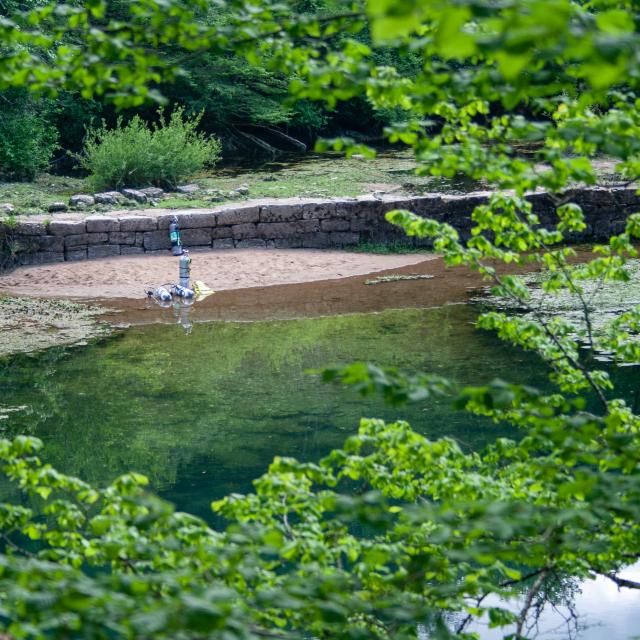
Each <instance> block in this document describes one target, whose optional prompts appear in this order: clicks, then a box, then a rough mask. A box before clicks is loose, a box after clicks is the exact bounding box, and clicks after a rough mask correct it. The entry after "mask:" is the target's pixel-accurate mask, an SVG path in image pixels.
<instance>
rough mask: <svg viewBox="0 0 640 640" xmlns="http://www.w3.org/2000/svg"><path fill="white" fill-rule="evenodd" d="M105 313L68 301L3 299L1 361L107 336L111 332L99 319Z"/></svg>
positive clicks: (0, 299)
mask: <svg viewBox="0 0 640 640" xmlns="http://www.w3.org/2000/svg"><path fill="white" fill-rule="evenodd" d="M105 311H106V309H104V308H100V307H96V306H88V305H85V304H79V303H75V302H69V301H67V300H45V299H41V298H20V297H13V296H0V335H2V340H0V358H6V357H7V356H10V355H12V354H14V353H31V352H35V351H39V350H41V349H47V348H49V347H53V346H58V345H83V344H85V341H86V340H89V339H92V338H96V337H100V336H104V335H106V334H108V333H109V332H110V331H111V329H110V327H109V325H107V324H106V323H100V322H97V321H96V316H99V315H101V314H103V313H104V312H105Z"/></svg>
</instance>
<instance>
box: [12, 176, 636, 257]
mask: <svg viewBox="0 0 640 640" xmlns="http://www.w3.org/2000/svg"><path fill="white" fill-rule="evenodd" d="M489 197H490V193H488V192H478V193H470V194H465V195H444V194H429V195H425V196H416V197H406V198H403V197H390V196H385V197H382V198H375V197H373V196H363V197H359V198H345V199H327V200H303V199H291V200H280V201H274V202H272V203H266V204H245V205H224V206H219V207H216V208H215V209H206V210H198V209H190V210H183V211H176V212H167V211H164V212H158V213H153V212H151V211H149V212H147V211H144V212H140V213H135V214H126V213H123V214H121V215H116V214H115V213H112V214H111V215H108V216H107V215H105V216H101V215H94V216H90V217H87V218H85V219H74V220H71V219H68V220H65V219H63V218H56V219H54V220H51V221H48V222H42V221H33V222H32V221H30V220H29V219H24V220H20V221H19V222H17V223H16V224H13V225H7V224H6V223H5V225H4V226H3V225H2V223H0V244H2V245H3V246H4V253H5V255H6V254H7V253H9V254H12V255H14V256H16V258H17V260H15V261H14V262H17V263H18V264H43V263H49V262H63V261H71V260H85V259H92V258H103V257H107V256H116V255H131V254H145V253H151V254H153V253H166V252H167V251H168V250H169V249H170V246H171V245H170V241H169V233H168V229H169V224H170V222H171V219H172V218H173V216H174V215H176V216H177V218H178V221H179V224H180V229H181V235H182V241H183V244H184V245H185V246H186V247H189V248H194V249H197V248H207V247H208V248H212V249H231V248H253V247H264V248H270V247H274V248H299V247H300V248H306V247H308V248H329V247H344V246H349V245H355V244H357V243H359V242H361V241H365V240H366V241H373V242H382V243H384V242H392V241H396V240H403V241H407V238H406V236H405V235H404V234H403V232H402V231H401V230H400V229H398V228H396V227H395V226H393V225H391V224H389V223H388V222H387V221H386V220H385V214H386V213H387V212H388V211H391V210H393V209H408V210H410V211H413V212H415V213H417V214H418V215H421V216H423V217H430V218H435V219H436V220H439V221H442V222H447V223H448V224H450V225H452V226H453V227H454V228H456V229H457V230H458V232H459V233H460V234H461V236H462V237H463V238H465V237H468V236H469V234H470V230H471V226H472V225H471V218H470V216H471V212H472V211H473V209H474V208H475V207H476V206H478V205H480V204H484V203H486V202H487V201H488V199H489ZM563 199H564V200H566V201H571V202H576V203H577V204H579V205H580V206H581V207H582V209H583V211H584V213H585V218H586V223H587V228H586V229H585V231H584V232H582V233H580V234H576V235H575V236H574V237H572V238H571V239H572V240H575V241H586V240H596V241H601V240H606V239H607V238H608V237H609V236H610V235H611V234H614V233H619V232H620V231H622V229H623V228H624V225H625V221H626V218H627V217H628V216H629V215H630V214H631V213H635V212H636V211H640V197H639V196H638V195H636V190H635V189H634V188H632V187H629V188H610V189H607V188H590V189H581V190H576V191H574V192H569V193H565V194H564V196H563ZM529 200H530V202H531V203H532V205H533V211H534V212H535V213H536V214H537V215H538V216H539V218H540V221H541V224H543V225H545V226H551V225H553V224H554V223H555V222H556V221H557V220H556V216H555V208H556V206H557V204H558V198H557V197H552V196H551V195H549V194H547V193H534V194H531V195H530V196H529ZM413 242H414V243H415V244H416V245H418V246H429V243H430V240H428V239H425V240H416V239H414V240H413Z"/></svg>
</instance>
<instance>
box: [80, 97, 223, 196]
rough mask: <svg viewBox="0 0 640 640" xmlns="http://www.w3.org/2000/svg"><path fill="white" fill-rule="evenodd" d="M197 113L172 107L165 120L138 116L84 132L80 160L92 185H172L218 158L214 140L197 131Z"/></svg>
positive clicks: (218, 145)
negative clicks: (146, 118)
mask: <svg viewBox="0 0 640 640" xmlns="http://www.w3.org/2000/svg"><path fill="white" fill-rule="evenodd" d="M201 118H202V114H197V115H192V116H187V117H185V116H184V110H183V109H182V108H177V109H175V110H174V111H173V113H172V114H171V117H170V119H169V120H166V119H165V117H164V115H163V114H162V113H160V119H159V123H158V124H155V123H154V124H152V125H151V126H149V125H148V124H147V123H145V122H143V120H142V119H141V118H140V117H139V116H135V117H134V118H133V119H132V120H131V121H130V122H128V123H127V124H123V121H122V119H119V120H118V123H117V126H116V127H115V129H109V128H107V126H106V125H105V124H104V123H103V125H102V126H101V127H100V128H97V129H91V130H89V132H88V135H87V139H86V141H85V144H84V149H83V151H82V154H81V155H79V156H78V159H79V162H80V165H81V166H82V167H83V168H84V169H86V170H87V171H88V172H89V173H90V174H91V177H92V180H93V182H94V185H95V187H96V189H119V188H122V187H141V186H147V185H149V184H154V185H158V186H160V187H165V188H174V187H175V186H176V185H177V184H178V183H179V182H180V181H182V180H184V179H185V178H187V177H189V176H190V175H192V174H193V173H195V172H197V171H200V170H201V169H203V168H204V167H207V166H212V165H213V164H215V162H216V161H217V160H218V158H219V157H220V148H221V145H220V142H219V141H218V140H217V139H216V138H213V137H210V136H206V135H205V134H203V133H200V132H198V131H197V127H198V124H199V123H200V120H201Z"/></svg>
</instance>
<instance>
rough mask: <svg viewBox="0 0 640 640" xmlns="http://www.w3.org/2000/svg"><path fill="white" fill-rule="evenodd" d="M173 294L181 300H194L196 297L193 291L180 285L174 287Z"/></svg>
mask: <svg viewBox="0 0 640 640" xmlns="http://www.w3.org/2000/svg"><path fill="white" fill-rule="evenodd" d="M173 293H175V294H176V295H177V296H178V297H179V298H185V299H189V298H193V297H194V295H195V294H194V293H193V289H189V288H187V287H182V286H180V285H179V284H174V285H173Z"/></svg>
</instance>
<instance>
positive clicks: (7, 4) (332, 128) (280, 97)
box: [0, 0, 419, 180]
mask: <svg viewBox="0 0 640 640" xmlns="http://www.w3.org/2000/svg"><path fill="white" fill-rule="evenodd" d="M39 4H44V3H43V2H42V1H41V0H26V1H21V0H4V1H3V2H1V3H0V14H1V15H13V16H15V14H16V12H21V11H27V10H29V9H33V8H34V7H36V6H38V5H39ZM79 4H81V2H80V1H79ZM108 5H109V10H108V15H107V16H106V18H105V19H106V20H109V19H111V20H126V19H127V16H128V6H129V3H128V1H127V0H111V1H110V2H109V3H108ZM343 9H344V5H343V3H341V2H340V1H339V0H298V2H295V3H294V6H293V11H295V12H298V13H300V14H305V13H306V14H314V15H332V14H335V13H339V12H340V11H341V10H343ZM225 11H226V10H225V9H224V7H221V6H220V5H217V4H215V3H211V4H210V6H209V9H208V11H207V12H206V13H203V14H202V15H200V16H199V19H200V20H201V21H203V22H204V23H206V24H209V25H215V24H217V23H224V21H225V20H227V19H228V16H227V15H226V14H225ZM68 37H72V36H68ZM341 37H343V36H341V35H337V36H336V39H339V38H341ZM356 37H357V38H358V39H360V40H361V41H362V42H365V43H366V44H368V45H371V39H370V34H369V33H368V32H367V31H364V32H362V33H359V34H357V36H356ZM328 44H329V43H328ZM156 53H159V54H160V55H161V57H162V58H163V59H165V60H166V61H167V62H178V63H179V64H180V66H181V68H182V70H183V71H182V73H181V74H180V76H179V77H178V78H177V79H176V80H175V81H174V82H172V83H170V84H162V85H159V86H158V87H157V89H158V90H159V92H160V93H161V94H162V95H163V96H165V97H166V99H167V105H168V106H167V108H168V109H171V108H172V107H174V106H181V107H183V108H184V109H185V113H186V114H187V115H188V114H190V113H200V112H202V113H203V117H202V119H201V122H200V127H201V129H202V131H203V132H204V133H206V134H213V135H215V136H217V137H218V138H219V139H220V141H221V142H222V146H223V157H224V158H226V159H234V160H238V159H241V160H242V159H254V158H259V157H264V156H270V155H271V156H272V155H274V154H277V153H278V152H292V151H293V152H295V151H298V152H299V151H304V150H305V149H308V148H310V147H312V145H313V142H314V140H315V139H316V138H317V137H318V136H333V135H348V136H350V137H352V138H354V139H356V140H360V141H366V142H369V143H374V144H375V142H376V141H379V142H381V141H382V130H383V128H384V126H385V125H386V124H388V123H390V122H392V121H397V120H398V119H401V118H402V114H401V113H398V112H397V110H394V109H388V110H384V109H383V110H376V109H374V108H373V107H372V106H371V105H370V104H369V102H368V101H367V99H366V98H365V97H358V98H355V99H352V100H349V101H347V102H342V103H338V105H337V106H336V107H335V108H332V109H331V108H328V107H327V106H325V105H322V104H319V103H315V102H311V101H307V100H299V101H296V102H293V101H292V100H291V97H290V94H289V93H288V86H289V83H290V82H291V81H292V80H294V77H293V76H287V75H284V74H282V73H276V72H273V71H270V70H269V69H268V64H267V61H263V62H262V63H261V64H260V63H259V64H257V65H249V64H248V63H247V61H246V60H245V59H244V58H241V57H239V56H238V55H236V54H235V53H233V52H229V53H228V54H226V55H218V54H212V53H198V54H195V55H192V56H190V57H186V58H185V57H184V53H183V52H182V53H181V52H179V51H178V50H177V49H176V50H173V49H172V48H171V47H170V46H164V47H161V48H160V49H159V51H156ZM41 55H44V56H46V55H47V52H46V51H43V52H41ZM375 56H376V58H377V62H379V63H380V64H390V63H391V64H393V65H394V66H395V67H396V68H397V69H399V70H400V71H401V72H402V73H406V74H407V75H409V76H411V75H414V74H415V73H416V72H417V70H418V64H419V63H418V59H417V58H415V59H414V58H412V57H411V56H410V55H408V56H402V57H401V58H400V57H399V56H398V54H397V53H396V52H394V51H392V50H390V49H389V50H385V49H378V50H376V52H375ZM134 115H139V116H140V117H141V118H142V119H143V120H144V121H146V122H148V123H151V122H154V121H156V120H157V118H158V105H157V104H153V103H148V104H146V105H145V106H144V107H142V108H138V109H135V110H131V109H130V110H125V111H119V110H117V109H116V108H115V107H114V106H113V104H110V103H108V102H106V101H103V100H100V99H84V98H82V97H81V96H80V94H79V93H75V92H69V91H62V92H60V93H58V94H57V95H56V96H55V97H46V96H42V95H37V94H36V95H34V94H30V93H29V92H28V91H27V90H25V89H20V90H9V91H3V92H0V178H4V179H13V180H15V179H31V178H33V177H34V176H35V175H36V174H37V173H38V172H40V171H43V170H47V171H51V172H54V173H69V172H71V171H77V170H78V167H77V163H76V162H75V160H74V157H73V154H74V153H77V152H79V151H80V150H81V148H82V143H83V139H84V138H85V136H86V132H87V129H88V128H91V127H95V126H99V125H101V124H102V122H103V121H104V122H105V123H106V124H107V126H115V124H116V122H117V119H118V117H123V119H124V120H125V121H126V120H128V119H130V118H131V117H133V116H134Z"/></svg>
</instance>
